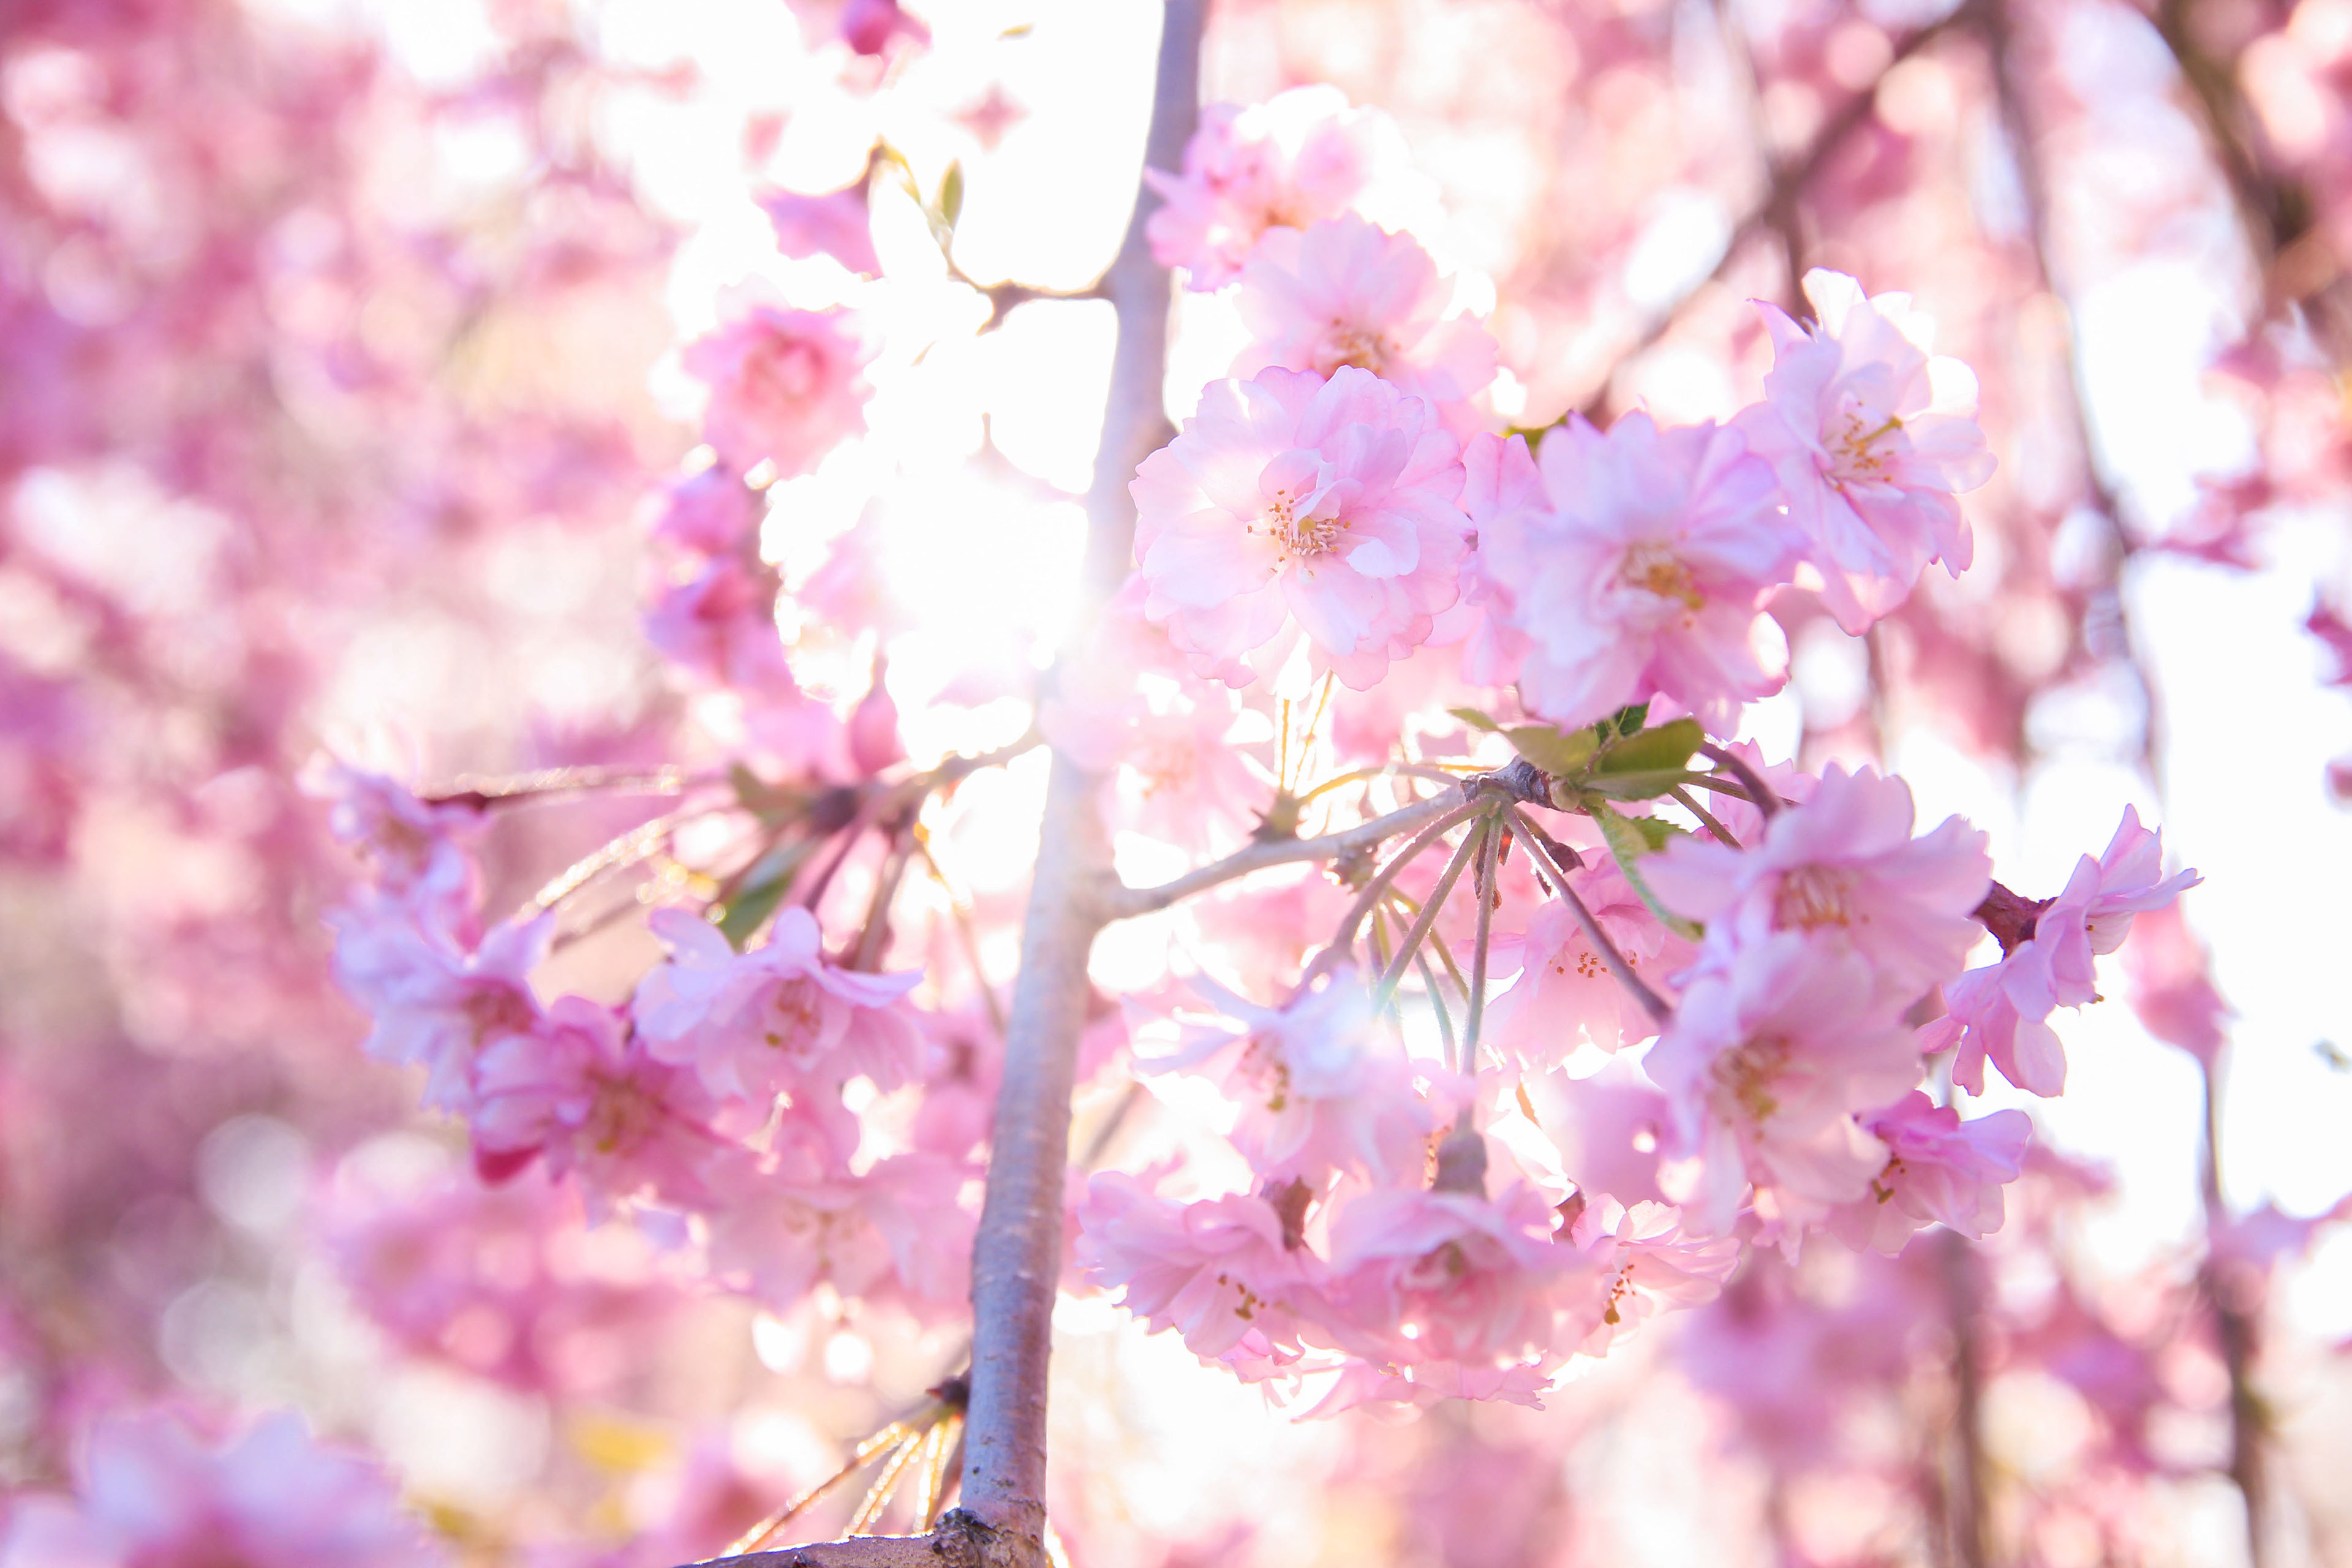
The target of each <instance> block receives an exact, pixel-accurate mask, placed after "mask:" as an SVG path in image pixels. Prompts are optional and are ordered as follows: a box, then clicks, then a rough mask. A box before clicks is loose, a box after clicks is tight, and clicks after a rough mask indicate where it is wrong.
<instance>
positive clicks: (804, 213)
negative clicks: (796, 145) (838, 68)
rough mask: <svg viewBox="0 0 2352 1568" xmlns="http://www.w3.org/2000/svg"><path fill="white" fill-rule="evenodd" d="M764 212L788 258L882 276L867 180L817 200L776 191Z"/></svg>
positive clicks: (766, 198) (764, 205)
mask: <svg viewBox="0 0 2352 1568" xmlns="http://www.w3.org/2000/svg"><path fill="white" fill-rule="evenodd" d="M866 52H868V53H870V52H872V51H870V50H869V51H866ZM760 210H761V211H762V212H764V213H766V214H767V215H768V221H769V222H770V223H772V224H773V225H774V226H775V229H776V248H777V249H779V250H781V251H782V252H783V253H784V254H785V255H786V256H789V257H792V258H795V259H799V258H806V257H811V256H830V257H832V258H834V259H835V261H838V262H840V263H841V264H842V265H843V266H844V267H846V268H849V269H850V270H851V271H852V272H863V273H865V274H866V276H867V277H872V276H874V275H875V274H877V273H878V272H880V271H881V270H882V263H881V260H880V259H879V258H877V257H876V256H875V254H874V230H873V226H872V223H871V219H870V217H869V215H868V213H867V211H866V182H864V181H863V180H861V181H859V182H858V183H857V184H854V185H850V186H847V187H845V188H844V189H842V190H838V191H827V192H825V193H824V195H817V196H804V195H801V194H800V193H799V192H798V191H771V192H769V193H768V194H767V195H764V196H761V198H760Z"/></svg>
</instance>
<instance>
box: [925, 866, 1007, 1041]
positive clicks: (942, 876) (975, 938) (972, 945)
mask: <svg viewBox="0 0 2352 1568" xmlns="http://www.w3.org/2000/svg"><path fill="white" fill-rule="evenodd" d="M915 853H916V854H918V855H920V856H921V857H922V858H923V866H924V868H925V869H927V870H929V872H930V874H931V880H933V881H935V882H937V883H938V884H939V885H940V892H942V893H945V894H946V895H947V900H948V920H949V921H950V923H951V924H953V925H954V927H955V929H956V935H957V937H958V938H959V939H961V944H962V947H963V959H964V962H965V963H968V964H970V965H971V983H972V984H974V985H975V986H977V987H979V989H980V1005H981V1006H982V1007H983V1008H985V1009H986V1010H987V1013H988V1024H989V1027H991V1028H992V1029H994V1030H995V1031H996V1037H997V1038H998V1039H1000V1040H1001V1039H1003V1037H1004V1004H1003V1003H1002V1002H1000V1001H998V1000H997V998H996V987H995V986H993V985H992V984H989V983H988V971H986V970H985V969H982V967H981V966H980V932H979V931H977V930H976V929H975V928H974V927H973V925H972V923H971V908H970V906H968V905H967V904H966V903H965V902H964V900H963V898H962V896H961V894H959V893H958V892H957V891H956V889H955V884H954V883H952V882H950V881H949V880H948V874H947V873H946V872H945V871H942V870H940V863H939V861H938V860H937V859H935V858H933V857H932V855H931V846H930V843H929V840H928V839H926V838H925V837H923V836H922V835H921V834H920V833H917V835H916V836H915Z"/></svg>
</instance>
